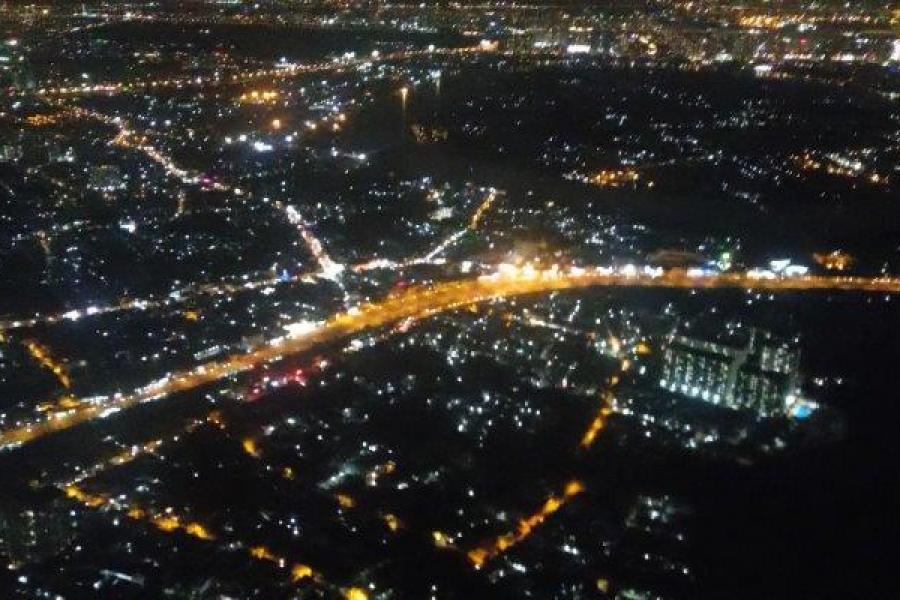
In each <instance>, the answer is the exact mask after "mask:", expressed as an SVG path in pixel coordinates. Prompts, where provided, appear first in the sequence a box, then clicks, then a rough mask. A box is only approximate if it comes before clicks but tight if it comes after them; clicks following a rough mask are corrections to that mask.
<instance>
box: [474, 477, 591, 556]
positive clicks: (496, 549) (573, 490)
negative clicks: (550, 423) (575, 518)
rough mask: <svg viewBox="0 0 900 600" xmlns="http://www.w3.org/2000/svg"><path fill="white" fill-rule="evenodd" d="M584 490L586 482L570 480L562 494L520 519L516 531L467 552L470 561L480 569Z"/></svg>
mask: <svg viewBox="0 0 900 600" xmlns="http://www.w3.org/2000/svg"><path fill="white" fill-rule="evenodd" d="M582 492H584V484H582V483H581V482H580V481H578V480H577V479H573V480H571V481H569V482H568V483H567V484H566V487H565V488H563V493H562V495H560V496H550V497H549V498H547V500H545V501H544V504H543V505H542V506H541V508H540V509H539V510H538V511H537V512H535V513H533V514H531V515H529V516H528V517H525V518H524V519H522V520H521V521H519V525H518V527H516V529H515V530H514V531H510V532H509V533H505V534H503V535H500V536H497V537H496V538H494V539H493V540H491V541H490V542H488V543H486V544H484V545H482V546H478V547H477V548H473V549H472V550H469V551H468V552H467V553H466V556H467V557H468V559H469V562H471V563H472V565H473V566H474V567H475V568H476V569H480V568H481V567H483V566H484V565H485V563H487V562H488V561H489V560H491V559H492V558H495V557H497V556H499V555H500V554H502V553H504V552H506V551H507V550H509V549H510V548H511V547H513V546H515V545H516V544H518V543H520V542H522V541H523V540H525V539H526V538H527V537H528V536H530V535H531V534H532V533H533V532H534V530H535V528H536V527H538V526H539V525H541V524H542V523H543V522H544V521H546V520H547V517H549V516H550V515H552V514H553V513H555V512H557V511H558V510H559V509H561V508H562V507H563V506H565V505H566V503H568V502H569V500H571V499H572V498H574V497H575V496H577V495H579V494H581V493H582Z"/></svg>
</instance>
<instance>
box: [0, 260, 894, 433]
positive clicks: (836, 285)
mask: <svg viewBox="0 0 900 600" xmlns="http://www.w3.org/2000/svg"><path fill="white" fill-rule="evenodd" d="M593 286H601V287H636V288H663V289H666V288H668V289H728V288H732V289H750V290H758V291H762V292H790V291H814V290H821V291H850V292H853V291H856V292H875V293H884V294H898V293H900V278H887V277H885V278H864V277H850V276H846V277H825V276H799V277H778V276H775V275H774V274H771V273H769V272H767V271H748V272H746V273H737V272H736V273H705V272H700V271H696V272H695V271H693V270H687V271H685V270H683V269H671V270H668V271H665V270H663V269H661V268H650V267H644V268H639V267H636V266H634V265H627V266H625V267H621V268H613V267H591V268H586V267H572V268H569V269H560V268H556V267H554V268H549V269H544V270H538V269H536V268H534V267H533V266H530V265H526V266H524V267H516V266H514V265H501V266H500V268H498V270H497V271H496V272H495V273H493V274H491V275H482V276H480V277H478V278H476V279H466V280H459V281H448V282H443V283H438V284H435V285H434V286H432V287H427V288H425V287H413V288H408V289H406V290H404V291H402V292H400V293H397V294H393V295H390V296H388V297H387V298H385V299H383V300H380V301H378V302H374V303H370V304H363V305H361V306H358V307H354V308H352V309H350V310H348V311H346V312H341V313H338V314H336V315H334V316H332V317H331V318H329V319H327V320H325V321H323V322H320V323H309V324H298V325H297V326H296V327H293V328H292V330H293V333H292V335H289V336H285V337H281V338H276V339H272V340H269V341H268V342H267V343H265V344H263V345H261V346H260V347H258V348H256V349H255V350H253V351H251V352H248V353H245V354H236V355H232V356H230V357H227V358H225V359H223V360H220V361H212V362H209V363H205V364H202V365H199V366H197V367H195V368H193V369H190V370H186V371H181V372H177V373H172V374H169V375H167V376H165V377H163V378H161V379H158V380H156V381H153V382H151V383H149V384H147V385H145V386H143V387H141V388H139V389H137V390H135V391H133V392H131V393H127V394H115V395H113V396H111V397H105V398H99V399H96V400H94V401H91V402H83V403H82V404H80V405H79V406H78V407H77V408H72V409H69V410H65V411H59V412H54V413H51V414H50V415H49V416H48V417H47V418H46V419H45V420H41V421H37V422H34V423H30V424H27V425H24V426H21V427H17V428H12V429H8V430H6V431H4V432H2V433H0V448H10V447H15V446H18V445H21V444H25V443H28V442H31V441H33V440H35V439H38V438H40V437H43V436H45V435H47V434H51V433H53V432H56V431H61V430H64V429H68V428H70V427H73V426H75V425H78V424H80V423H85V422H88V421H91V420H94V419H97V418H103V417H106V416H109V415H111V414H114V413H115V412H118V411H120V410H123V409H127V408H130V407H133V406H137V405H139V404H142V403H145V402H149V401H153V400H157V399H159V398H163V397H165V396H169V395H171V394H174V393H177V392H183V391H187V390H191V389H194V388H197V387H200V386H203V385H206V384H209V383H212V382H214V381H218V380H220V379H223V378H226V377H229V376H232V375H236V374H238V373H241V372H244V371H247V370H249V369H252V368H254V367H256V366H257V365H260V364H263V363H266V362H270V361H275V360H278V359H281V358H283V357H285V356H287V355H290V354H294V353H297V352H303V351H308V350H311V349H313V348H315V347H317V346H320V345H322V344H327V343H330V342H334V341H338V340H341V339H344V338H347V337H350V336H352V335H354V334H356V333H359V332H361V331H365V330H367V329H373V328H378V327H382V326H384V325H388V324H390V323H393V322H396V321H400V320H402V319H406V318H409V317H412V318H416V319H421V318H427V317H430V316H433V315H435V314H438V313H440V312H443V311H447V310H452V309H454V308H458V307H460V306H466V305H469V304H475V303H479V302H485V301H488V300H492V299H497V298H504V297H510V296H518V295H524V294H537V293H543V292H550V291H557V290H566V289H577V288H586V287H593Z"/></svg>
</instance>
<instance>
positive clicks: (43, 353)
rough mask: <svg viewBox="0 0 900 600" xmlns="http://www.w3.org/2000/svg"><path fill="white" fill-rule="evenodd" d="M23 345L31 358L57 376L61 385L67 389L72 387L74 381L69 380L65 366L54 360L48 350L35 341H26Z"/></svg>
mask: <svg viewBox="0 0 900 600" xmlns="http://www.w3.org/2000/svg"><path fill="white" fill-rule="evenodd" d="M22 345H24V346H25V349H26V350H27V351H28V354H29V356H31V358H33V359H34V360H35V362H37V363H38V364H39V365H41V366H42V367H44V368H45V369H47V370H48V371H50V372H51V373H53V375H54V376H56V379H57V381H59V383H60V385H62V386H63V387H64V388H66V389H69V388H70V387H72V380H71V379H70V378H69V375H68V373H66V368H65V366H64V365H62V364H61V363H59V362H58V361H57V360H56V359H54V358H53V356H52V355H51V354H50V351H49V350H48V349H47V348H45V347H44V346H42V345H41V344H39V343H37V342H36V341H35V340H25V341H23V342H22Z"/></svg>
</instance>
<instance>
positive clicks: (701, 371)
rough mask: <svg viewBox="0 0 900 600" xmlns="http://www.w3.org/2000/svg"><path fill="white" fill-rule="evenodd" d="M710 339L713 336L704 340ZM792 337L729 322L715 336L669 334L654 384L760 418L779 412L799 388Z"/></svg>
mask: <svg viewBox="0 0 900 600" xmlns="http://www.w3.org/2000/svg"><path fill="white" fill-rule="evenodd" d="M710 338H713V339H710ZM799 366H800V351H799V348H798V345H797V340H796V339H792V340H787V339H783V338H779V337H777V336H775V335H773V334H772V333H770V332H767V331H761V330H758V329H755V328H746V327H740V326H730V327H728V328H727V331H726V332H724V333H722V334H718V335H715V336H702V337H700V336H696V335H687V334H686V333H684V332H676V333H674V334H673V335H672V336H670V338H669V341H668V344H667V346H666V349H665V351H664V354H663V366H662V373H661V376H660V380H659V386H660V387H661V388H663V389H666V390H668V391H670V392H673V393H676V394H680V395H683V396H687V397H689V398H696V399H698V400H703V401H706V402H710V403H712V404H716V405H720V406H724V407H728V408H735V409H737V408H743V409H749V410H753V411H755V412H757V413H758V414H759V415H761V416H772V415H778V414H785V413H786V412H787V410H788V407H789V405H790V404H791V400H792V399H793V398H795V397H796V395H797V392H798V387H799Z"/></svg>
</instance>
